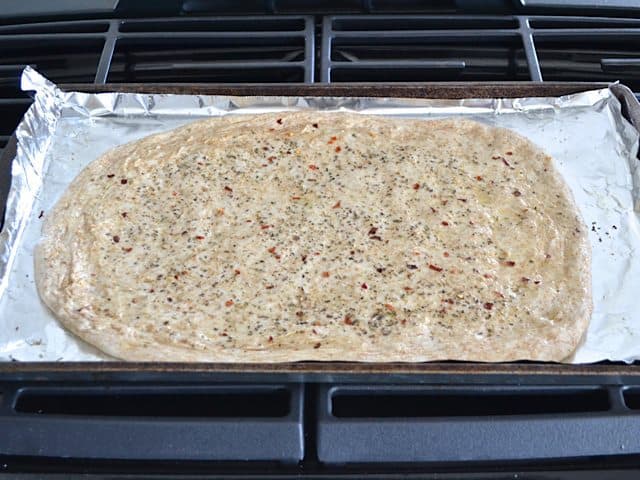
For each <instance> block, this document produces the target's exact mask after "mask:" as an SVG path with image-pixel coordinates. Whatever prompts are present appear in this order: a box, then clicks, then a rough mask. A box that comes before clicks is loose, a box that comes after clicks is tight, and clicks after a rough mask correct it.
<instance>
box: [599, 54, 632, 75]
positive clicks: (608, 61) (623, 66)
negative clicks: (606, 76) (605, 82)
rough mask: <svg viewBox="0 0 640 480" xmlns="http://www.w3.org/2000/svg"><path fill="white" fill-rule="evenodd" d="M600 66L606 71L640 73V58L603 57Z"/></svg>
mask: <svg viewBox="0 0 640 480" xmlns="http://www.w3.org/2000/svg"><path fill="white" fill-rule="evenodd" d="M600 68H601V69H602V71H603V72H605V73H620V72H625V73H627V74H630V73H635V74H636V75H638V74H640V58H602V59H601V60H600Z"/></svg>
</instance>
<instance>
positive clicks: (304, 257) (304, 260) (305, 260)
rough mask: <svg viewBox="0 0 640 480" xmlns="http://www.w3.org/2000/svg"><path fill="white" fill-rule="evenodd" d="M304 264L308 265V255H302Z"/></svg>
mask: <svg viewBox="0 0 640 480" xmlns="http://www.w3.org/2000/svg"><path fill="white" fill-rule="evenodd" d="M301 258H302V263H307V256H306V255H302V257H301Z"/></svg>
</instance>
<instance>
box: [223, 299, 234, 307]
mask: <svg viewBox="0 0 640 480" xmlns="http://www.w3.org/2000/svg"><path fill="white" fill-rule="evenodd" d="M224 306H225V307H231V306H233V300H227V301H226V302H224Z"/></svg>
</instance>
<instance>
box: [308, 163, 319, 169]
mask: <svg viewBox="0 0 640 480" xmlns="http://www.w3.org/2000/svg"><path fill="white" fill-rule="evenodd" d="M309 170H318V166H317V165H314V164H311V165H309Z"/></svg>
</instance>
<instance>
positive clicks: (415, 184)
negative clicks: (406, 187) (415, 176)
mask: <svg viewBox="0 0 640 480" xmlns="http://www.w3.org/2000/svg"><path fill="white" fill-rule="evenodd" d="M412 188H413V189H414V190H418V189H419V188H420V184H419V183H414V184H413V187H412Z"/></svg>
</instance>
